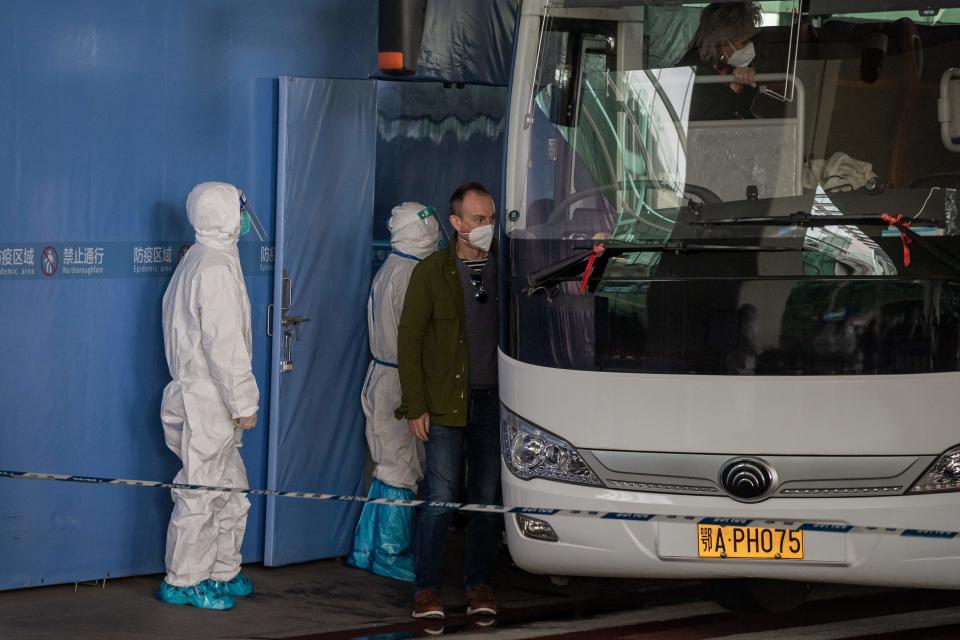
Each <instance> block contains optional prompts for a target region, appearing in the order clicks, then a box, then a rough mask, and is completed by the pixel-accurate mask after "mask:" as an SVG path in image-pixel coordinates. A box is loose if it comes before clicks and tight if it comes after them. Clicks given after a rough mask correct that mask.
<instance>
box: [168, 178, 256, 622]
mask: <svg viewBox="0 0 960 640" xmlns="http://www.w3.org/2000/svg"><path fill="white" fill-rule="evenodd" d="M242 205H243V206H245V199H244V198H243V194H242V192H241V191H240V190H239V189H237V188H236V187H234V186H233V185H230V184H225V183H222V182H204V183H202V184H198V185H197V186H196V187H194V188H193V190H192V191H191V192H190V195H189V196H188V197H187V217H188V218H189V220H190V224H192V225H193V228H194V229H195V230H196V243H195V244H194V245H193V246H192V247H191V248H190V250H189V251H188V252H187V254H186V255H185V256H184V257H183V259H182V260H181V262H180V264H179V265H178V266H177V269H176V271H175V272H174V274H173V278H172V279H171V280H170V284H169V286H168V287H167V290H166V293H164V296H163V339H164V346H165V350H166V355H167V364H168V366H169V368H170V376H171V377H172V378H173V381H172V382H170V384H168V385H167V387H166V389H165V390H164V392H163V402H162V405H161V420H162V422H163V429H164V439H165V440H166V443H167V446H168V447H170V449H171V450H172V451H173V452H174V453H175V454H177V456H178V457H179V458H180V460H181V461H182V462H183V469H182V470H181V471H180V472H179V473H178V474H177V476H176V478H174V481H175V482H178V483H185V484H198V485H213V486H222V487H238V488H247V487H248V484H247V474H246V470H245V469H244V466H243V459H242V458H241V457H240V447H241V439H242V436H243V431H244V430H246V429H252V428H253V427H254V426H256V424H257V411H258V409H259V403H260V392H259V390H258V388H257V381H256V379H255V378H254V376H253V371H252V369H251V356H252V337H251V332H250V301H249V299H248V297H247V290H246V287H245V286H244V283H243V274H242V272H241V270H240V254H239V251H238V250H237V240H238V237H239V236H240V234H241V227H244V228H247V229H248V228H249V218H248V217H247V216H248V215H249V214H248V213H247V212H246V211H245V210H244V211H242V210H241V207H242ZM172 494H173V502H174V507H173V514H172V515H171V517H170V525H169V527H168V529H167V549H166V565H167V576H166V578H165V579H164V581H163V583H162V584H161V587H160V591H159V593H157V598H158V599H160V600H161V601H163V602H168V603H170V604H179V605H192V606H195V607H199V608H203V609H220V610H223V609H230V608H232V607H233V606H234V603H235V602H234V597H235V596H245V595H249V594H250V593H251V592H252V591H253V584H252V583H251V582H250V580H249V579H248V578H246V577H245V576H243V575H241V574H240V562H241V556H240V545H241V543H242V542H243V534H244V530H245V528H246V522H247V511H248V510H249V508H250V501H249V500H247V498H246V496H245V495H242V494H237V493H225V492H215V491H186V490H180V489H174V490H173V491H172Z"/></svg>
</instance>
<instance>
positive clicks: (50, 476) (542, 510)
mask: <svg viewBox="0 0 960 640" xmlns="http://www.w3.org/2000/svg"><path fill="white" fill-rule="evenodd" d="M0 478H11V479H15V480H56V481H58V482H77V483H81V484H98V485H105V484H109V485H119V486H125V487H150V488H153V489H181V490H185V491H219V492H225V493H240V494H246V495H254V496H275V497H277V498H301V499H304V500H325V501H336V502H359V503H369V504H388V505H393V506H398V507H410V508H422V507H431V508H440V509H452V510H455V511H473V512H478V513H518V514H522V515H530V516H575V517H580V518H597V519H600V520H627V521H633V522H688V523H691V524H714V525H729V526H740V527H746V526H752V527H758V526H763V527H775V528H780V529H792V530H796V531H821V532H826V533H868V534H874V535H877V534H879V535H890V536H903V537H908V538H940V539H944V540H951V539H953V538H956V537H958V536H960V531H942V530H937V529H902V528H896V527H866V526H855V525H850V524H847V523H843V522H829V521H805V520H782V519H768V518H727V517H718V516H704V515H699V516H682V515H669V514H662V513H628V512H618V511H586V510H581V509H552V508H549V507H511V506H500V505H493V504H465V503H461V502H438V501H431V500H394V499H391V498H367V497H365V496H345V495H336V494H333V493H311V492H303V491H272V490H270V489H239V488H236V487H211V486H207V485H200V484H182V483H178V482H156V481H152V480H124V479H122V478H96V477H92V476H70V475H60V474H55V473H36V472H27V471H8V470H5V469H0Z"/></svg>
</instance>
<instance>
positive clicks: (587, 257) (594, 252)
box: [527, 240, 800, 290]
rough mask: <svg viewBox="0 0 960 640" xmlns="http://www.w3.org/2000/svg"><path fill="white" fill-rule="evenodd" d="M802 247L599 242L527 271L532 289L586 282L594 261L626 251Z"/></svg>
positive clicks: (676, 242) (683, 242)
mask: <svg viewBox="0 0 960 640" xmlns="http://www.w3.org/2000/svg"><path fill="white" fill-rule="evenodd" d="M799 250H800V248H791V247H783V246H763V245H749V244H718V243H711V242H703V241H693V240H666V241H664V242H651V243H621V242H615V243H597V244H595V245H594V246H593V248H583V249H582V250H581V251H580V252H579V253H576V254H574V255H572V256H569V257H567V258H564V259H562V260H558V261H557V262H554V263H553V264H548V265H547V266H545V267H542V268H540V269H537V270H536V271H531V272H530V273H529V274H527V284H528V285H529V286H530V289H531V290H534V289H537V288H539V287H543V286H546V285H548V284H553V283H554V282H556V281H558V280H562V279H564V278H569V277H572V276H576V275H580V274H584V276H585V278H584V282H586V281H587V280H589V278H590V276H591V275H592V271H593V269H594V265H595V264H596V263H597V262H600V266H599V267H597V268H598V269H600V270H601V271H602V270H603V268H604V267H605V266H606V263H607V261H608V260H609V259H610V258H612V257H614V256H619V255H623V254H625V253H643V252H645V251H649V252H655V253H694V252H696V253H700V252H713V251H729V252H761V251H799ZM584 267H587V271H586V272H585V271H584Z"/></svg>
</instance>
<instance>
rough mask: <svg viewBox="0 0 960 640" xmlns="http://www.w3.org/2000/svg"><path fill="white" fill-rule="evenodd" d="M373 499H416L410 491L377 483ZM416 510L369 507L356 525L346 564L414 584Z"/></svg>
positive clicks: (381, 505) (365, 506)
mask: <svg viewBox="0 0 960 640" xmlns="http://www.w3.org/2000/svg"><path fill="white" fill-rule="evenodd" d="M368 497H370V498H391V499H394V500H413V499H414V497H415V496H414V495H413V492H412V491H410V490H409V489H398V488H396V487H391V486H389V485H386V484H384V483H382V482H380V481H379V480H374V481H373V484H372V485H371V486H370V493H369V494H368ZM413 511H414V510H413V509H411V508H409V507H395V506H392V505H386V504H366V505H364V507H363V512H362V513H361V514H360V521H359V522H358V523H357V530H356V534H355V535H354V539H353V551H351V552H350V555H349V556H347V559H346V564H347V565H348V566H351V567H356V568H358V569H365V570H367V571H371V572H373V573H375V574H377V575H381V576H384V577H387V578H394V579H396V580H403V581H404V582H413V581H414V578H415V577H416V575H415V574H414V571H413V554H412V553H411V549H412V543H413V517H414V513H413Z"/></svg>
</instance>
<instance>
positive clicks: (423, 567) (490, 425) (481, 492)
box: [414, 389, 503, 593]
mask: <svg viewBox="0 0 960 640" xmlns="http://www.w3.org/2000/svg"><path fill="white" fill-rule="evenodd" d="M429 438H430V439H429V441H428V442H427V443H426V452H427V464H426V469H425V470H424V482H423V498H424V499H425V500H441V501H445V502H455V501H456V500H457V495H458V493H459V491H460V477H461V471H462V468H463V463H464V459H463V455H464V442H465V443H466V464H467V500H468V501H469V502H471V503H479V504H494V503H495V501H496V500H497V497H498V493H499V489H500V400H499V399H498V397H497V392H496V390H495V389H493V390H490V391H489V392H488V391H478V390H471V391H470V401H469V403H468V406H467V425H466V426H465V427H445V426H443V425H439V424H431V425H430V435H429ZM502 517H503V516H502V515H501V514H498V513H474V512H470V513H469V514H468V524H467V548H466V552H465V554H464V555H465V557H464V566H463V583H464V586H465V587H466V588H467V589H469V588H471V587H475V586H478V585H481V584H486V585H490V584H492V583H493V574H494V571H495V569H496V561H497V535H498V533H499V531H500V519H501V518H502ZM452 518H453V510H452V509H446V508H432V507H424V508H422V509H421V510H420V513H419V515H418V519H417V532H416V541H415V547H414V562H415V564H416V569H415V570H416V573H417V579H416V583H415V592H416V593H420V592H422V591H428V590H439V589H440V585H441V583H442V581H443V568H444V565H445V564H446V559H447V537H448V535H449V528H450V523H451V520H452Z"/></svg>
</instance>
